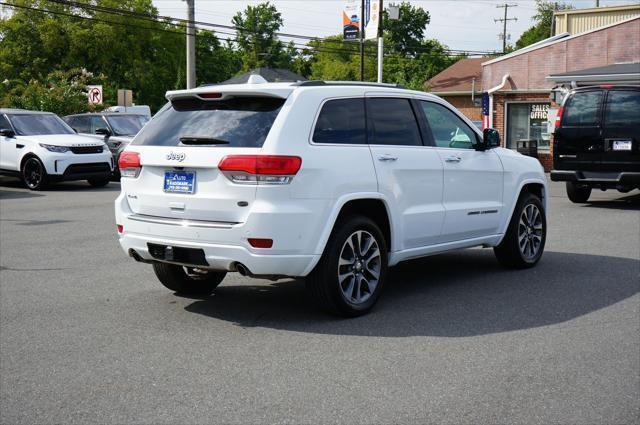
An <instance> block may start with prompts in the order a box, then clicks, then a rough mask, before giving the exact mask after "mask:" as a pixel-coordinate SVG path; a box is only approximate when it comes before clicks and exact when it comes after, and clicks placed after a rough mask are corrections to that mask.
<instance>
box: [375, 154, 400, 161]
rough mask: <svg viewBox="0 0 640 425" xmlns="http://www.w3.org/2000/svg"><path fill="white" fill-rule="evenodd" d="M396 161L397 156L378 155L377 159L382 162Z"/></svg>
mask: <svg viewBox="0 0 640 425" xmlns="http://www.w3.org/2000/svg"><path fill="white" fill-rule="evenodd" d="M397 160H398V157H397V156H391V155H388V154H384V155H380V156H379V157H378V161H384V162H389V161H397Z"/></svg>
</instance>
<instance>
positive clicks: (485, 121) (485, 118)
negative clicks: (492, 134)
mask: <svg viewBox="0 0 640 425" xmlns="http://www.w3.org/2000/svg"><path fill="white" fill-rule="evenodd" d="M485 128H489V93H487V92H484V93H482V129H483V130H484V129H485Z"/></svg>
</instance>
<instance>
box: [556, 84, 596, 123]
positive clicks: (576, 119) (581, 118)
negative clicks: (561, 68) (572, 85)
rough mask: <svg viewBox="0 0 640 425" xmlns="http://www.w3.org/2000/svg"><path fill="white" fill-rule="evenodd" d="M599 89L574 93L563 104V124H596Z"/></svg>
mask: <svg viewBox="0 0 640 425" xmlns="http://www.w3.org/2000/svg"><path fill="white" fill-rule="evenodd" d="M601 102H602V92H601V91H589V92H578V93H575V94H574V95H573V96H571V98H569V100H568V101H567V103H566V104H565V105H564V114H563V115H564V116H563V118H562V125H563V126H589V125H595V124H598V122H599V121H600V120H599V119H598V114H599V111H600V103H601Z"/></svg>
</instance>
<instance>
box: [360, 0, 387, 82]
mask: <svg viewBox="0 0 640 425" xmlns="http://www.w3.org/2000/svg"><path fill="white" fill-rule="evenodd" d="M364 16H365V20H364V35H365V39H366V40H375V39H376V38H377V39H378V82H379V83H381V82H382V61H383V60H384V39H383V38H382V31H380V30H381V29H382V25H381V24H380V20H381V19H382V0H367V10H366V12H365V13H364Z"/></svg>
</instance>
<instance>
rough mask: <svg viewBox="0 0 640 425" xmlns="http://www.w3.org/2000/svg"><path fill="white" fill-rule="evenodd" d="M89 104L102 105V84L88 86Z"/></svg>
mask: <svg viewBox="0 0 640 425" xmlns="http://www.w3.org/2000/svg"><path fill="white" fill-rule="evenodd" d="M87 98H88V100H89V105H102V86H87Z"/></svg>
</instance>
